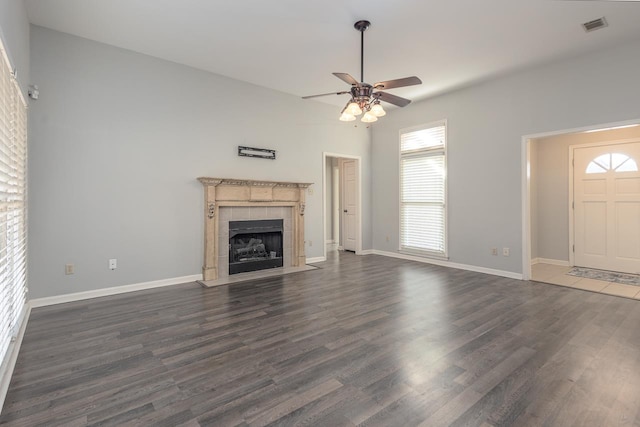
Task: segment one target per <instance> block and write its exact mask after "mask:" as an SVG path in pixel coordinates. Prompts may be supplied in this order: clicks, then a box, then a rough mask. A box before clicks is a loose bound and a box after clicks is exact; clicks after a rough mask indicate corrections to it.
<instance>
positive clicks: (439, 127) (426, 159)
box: [400, 121, 447, 257]
mask: <svg viewBox="0 0 640 427" xmlns="http://www.w3.org/2000/svg"><path fill="white" fill-rule="evenodd" d="M446 131H447V129H446V122H444V121H441V122H437V123H434V124H429V125H424V126H420V127H417V128H412V129H406V130H402V131H400V250H401V251H406V252H410V253H411V252H413V253H416V254H419V255H420V254H422V255H432V256H440V257H446V255H447V242H446V234H447V233H446V228H447V227H446V224H447V211H446V198H447V194H446V193H447V192H446V176H447V171H446V169H447V162H446V151H445V149H446V138H447V136H446V135H447V132H446Z"/></svg>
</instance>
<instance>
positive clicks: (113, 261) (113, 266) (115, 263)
mask: <svg viewBox="0 0 640 427" xmlns="http://www.w3.org/2000/svg"><path fill="white" fill-rule="evenodd" d="M116 268H118V260H117V259H115V258H112V259H110V260H109V270H115V269H116Z"/></svg>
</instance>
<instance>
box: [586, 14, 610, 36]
mask: <svg viewBox="0 0 640 427" xmlns="http://www.w3.org/2000/svg"><path fill="white" fill-rule="evenodd" d="M607 25H609V24H607V20H606V19H604V16H603V17H602V18H598V19H594V20H593V21H589V22H585V23H584V24H582V27H583V28H584V30H585V31H586V32H587V33H588V32H590V31H595V30H599V29H600V28H604V27H606V26H607Z"/></svg>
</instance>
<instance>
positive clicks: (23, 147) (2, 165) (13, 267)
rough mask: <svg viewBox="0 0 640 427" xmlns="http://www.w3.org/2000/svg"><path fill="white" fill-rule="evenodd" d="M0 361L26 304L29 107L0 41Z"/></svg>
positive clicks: (16, 330)
mask: <svg viewBox="0 0 640 427" xmlns="http://www.w3.org/2000/svg"><path fill="white" fill-rule="evenodd" d="M0 53H1V55H0V56H1V57H2V58H0V281H1V282H2V288H1V289H0V298H1V299H0V362H1V361H3V360H4V358H5V356H6V354H7V350H8V348H9V344H10V343H11V340H12V338H13V337H14V336H15V335H16V334H17V332H18V328H19V324H18V323H19V322H20V320H21V318H22V313H23V310H24V307H25V302H26V182H25V178H26V160H27V108H26V103H25V101H24V98H23V97H22V93H21V92H20V88H19V87H18V84H17V81H16V80H15V78H14V76H13V73H12V72H11V67H10V65H9V60H8V57H7V55H6V51H5V50H4V46H2V44H1V42H0Z"/></svg>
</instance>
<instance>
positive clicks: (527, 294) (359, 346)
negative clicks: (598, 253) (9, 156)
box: [0, 253, 640, 427]
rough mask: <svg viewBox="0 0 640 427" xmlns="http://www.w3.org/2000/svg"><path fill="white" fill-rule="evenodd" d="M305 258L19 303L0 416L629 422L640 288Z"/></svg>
mask: <svg viewBox="0 0 640 427" xmlns="http://www.w3.org/2000/svg"><path fill="white" fill-rule="evenodd" d="M320 266H321V268H320V269H318V270H313V271H307V272H302V273H297V274H292V275H287V276H282V277H271V278H266V279H262V280H255V281H252V282H243V283H238V284H235V285H231V286H226V287H218V288H209V289H205V288H202V287H201V286H199V285H198V284H195V283H187V284H184V285H178V286H172V287H167V288H161V289H154V290H148V291H141V292H135V293H130V294H122V295H116V296H111V297H105V298H97V299H93V300H87V301H79V302H74V303H68V304H63V305H58V306H51V307H43V308H38V309H34V310H33V311H32V314H31V318H30V320H29V324H28V327H27V331H26V334H25V337H24V341H23V344H22V348H21V351H20V355H19V357H18V361H17V363H16V368H15V372H14V376H13V378H12V380H11V384H10V388H9V393H8V395H7V399H6V401H5V404H4V407H3V412H2V414H1V415H0V424H2V425H11V426H14V425H15V426H32V425H47V426H56V425H61V426H62V425H65V426H84V425H159V426H177V425H183V426H190V427H193V426H203V425H215V426H234V425H237V426H266V425H279V426H295V425H319V426H323V425H326V426H356V425H363V426H378V425H379V426H389V425H402V426H417V425H424V426H438V425H442V426H445V425H455V426H463V425H464V426H470V425H473V426H483V427H488V426H510V425H563V426H564V425H567V426H569V425H575V426H582V425H589V426H592V425H593V426H612V425H640V397H639V396H640V382H639V381H637V379H636V378H637V372H640V328H638V327H637V325H638V324H640V301H633V300H629V299H624V298H617V297H613V296H608V295H603V294H595V293H590V292H586V291H580V290H576V289H569V288H562V287H557V286H552V285H546V284H542V283H535V282H522V281H517V280H511V279H506V278H501V277H495V276H490V275H485V274H479V273H473V272H468V271H462V270H454V269H448V268H444V267H438V266H433V265H428V264H421V263H416V262H411V261H404V260H399V259H392V258H385V257H380V256H376V255H368V256H362V257H358V256H355V255H353V254H350V253H339V254H335V255H333V257H332V258H331V259H330V260H329V261H327V262H326V263H322V264H320Z"/></svg>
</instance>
